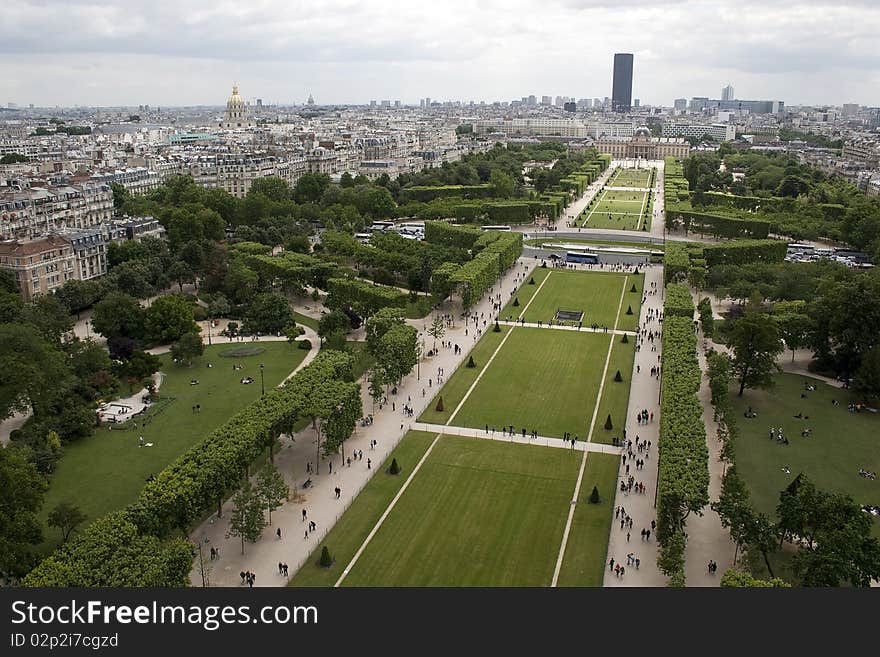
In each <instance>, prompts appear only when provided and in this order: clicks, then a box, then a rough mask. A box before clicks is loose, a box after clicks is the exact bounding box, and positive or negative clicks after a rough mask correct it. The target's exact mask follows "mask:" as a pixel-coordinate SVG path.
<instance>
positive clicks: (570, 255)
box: [565, 251, 599, 265]
mask: <svg viewBox="0 0 880 657" xmlns="http://www.w3.org/2000/svg"><path fill="white" fill-rule="evenodd" d="M565 261H566V262H576V263H579V264H586V265H598V264H599V256H598V255H597V254H595V253H577V252H575V251H568V252H566V254H565Z"/></svg>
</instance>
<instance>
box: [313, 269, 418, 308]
mask: <svg viewBox="0 0 880 657" xmlns="http://www.w3.org/2000/svg"><path fill="white" fill-rule="evenodd" d="M327 291H328V292H329V294H328V296H327V301H326V305H327V307H328V308H333V309H337V308H344V307H346V306H351V307H352V308H353V309H354V311H355V312H356V313H358V314H359V315H361V316H363V317H369V316H370V315H373V314H374V313H375V312H376V311H377V310H379V309H380V308H406V304H407V302H408V301H409V294H407V293H406V292H401V291H400V290H398V289H397V288H396V287H388V286H386V285H377V284H375V283H368V282H366V281H362V280H358V279H356V278H331V279H330V280H328V281H327Z"/></svg>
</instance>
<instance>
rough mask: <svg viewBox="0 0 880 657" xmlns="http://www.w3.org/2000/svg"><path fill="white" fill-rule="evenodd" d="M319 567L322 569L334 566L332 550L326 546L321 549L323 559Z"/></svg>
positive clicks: (319, 561) (320, 560)
mask: <svg viewBox="0 0 880 657" xmlns="http://www.w3.org/2000/svg"><path fill="white" fill-rule="evenodd" d="M318 565H319V566H321V568H329V567H330V566H332V565H333V557H331V556H330V550H328V549H327V546H326V545H325V546H324V547H322V548H321V558H320V559H319V560H318Z"/></svg>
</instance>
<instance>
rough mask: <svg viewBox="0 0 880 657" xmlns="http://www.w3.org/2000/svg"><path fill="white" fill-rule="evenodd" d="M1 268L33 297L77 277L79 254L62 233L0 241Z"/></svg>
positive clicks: (25, 296) (53, 289)
mask: <svg viewBox="0 0 880 657" xmlns="http://www.w3.org/2000/svg"><path fill="white" fill-rule="evenodd" d="M0 269H8V270H10V271H11V272H12V274H13V276H14V277H15V281H16V282H17V283H18V287H19V289H20V290H21V296H22V298H23V299H24V300H25V301H30V300H31V299H33V298H34V297H35V296H36V295H38V294H47V293H49V292H54V291H55V290H57V289H58V288H59V287H61V286H62V285H64V284H65V283H66V282H67V281H69V280H71V279H74V278H76V277H77V257H76V254H75V253H74V250H73V246H72V244H71V243H70V240H68V239H65V238H64V237H62V236H60V235H47V236H46V237H41V238H39V239H26V240H11V241H8V242H0Z"/></svg>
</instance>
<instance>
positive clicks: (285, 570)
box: [282, 559, 639, 577]
mask: <svg viewBox="0 0 880 657" xmlns="http://www.w3.org/2000/svg"><path fill="white" fill-rule="evenodd" d="M636 562H637V563H636V568H638V567H639V566H638V559H637V560H636ZM282 567H283V568H284V576H285V577H289V575H288V574H287V564H284V565H283V566H282Z"/></svg>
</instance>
